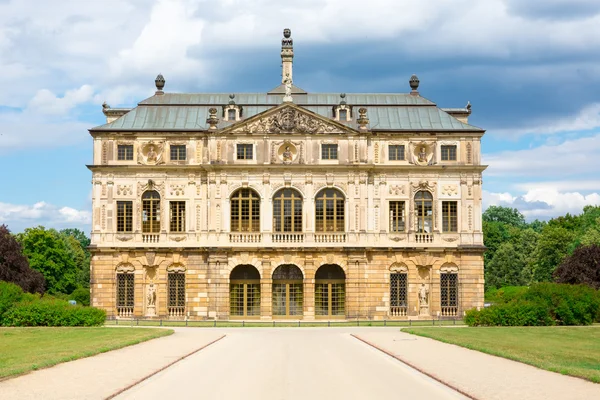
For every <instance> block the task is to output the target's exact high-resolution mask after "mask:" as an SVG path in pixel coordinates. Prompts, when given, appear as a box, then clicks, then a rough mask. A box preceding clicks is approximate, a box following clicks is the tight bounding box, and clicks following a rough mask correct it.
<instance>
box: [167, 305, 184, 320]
mask: <svg viewBox="0 0 600 400" xmlns="http://www.w3.org/2000/svg"><path fill="white" fill-rule="evenodd" d="M167 308H168V311H169V317H173V318H182V317H185V306H169V307H167Z"/></svg>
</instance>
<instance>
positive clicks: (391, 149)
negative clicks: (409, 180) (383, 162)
mask: <svg viewBox="0 0 600 400" xmlns="http://www.w3.org/2000/svg"><path fill="white" fill-rule="evenodd" d="M388 158H389V160H390V161H402V160H404V145H403V144H398V145H390V146H388Z"/></svg>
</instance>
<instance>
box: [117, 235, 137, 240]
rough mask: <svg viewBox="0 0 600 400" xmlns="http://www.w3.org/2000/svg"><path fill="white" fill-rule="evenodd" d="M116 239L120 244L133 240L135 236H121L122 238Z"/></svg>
mask: <svg viewBox="0 0 600 400" xmlns="http://www.w3.org/2000/svg"><path fill="white" fill-rule="evenodd" d="M116 238H117V240H118V241H120V242H127V241H129V240H131V239H133V235H121V236H116Z"/></svg>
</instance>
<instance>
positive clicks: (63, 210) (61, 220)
mask: <svg viewBox="0 0 600 400" xmlns="http://www.w3.org/2000/svg"><path fill="white" fill-rule="evenodd" d="M91 222H92V213H91V212H90V211H84V210H76V209H74V208H71V207H58V206H55V205H52V204H48V203H45V202H43V201H41V202H38V203H35V204H33V205H21V204H8V203H0V224H7V225H8V226H9V228H10V229H11V230H12V231H13V232H18V231H20V230H22V229H24V228H25V227H30V226H35V225H44V226H46V227H48V228H59V229H60V228H64V227H81V226H84V227H88V226H89V225H91Z"/></svg>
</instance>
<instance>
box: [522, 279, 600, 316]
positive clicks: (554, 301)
mask: <svg viewBox="0 0 600 400" xmlns="http://www.w3.org/2000/svg"><path fill="white" fill-rule="evenodd" d="M522 299H523V300H525V301H531V302H534V303H537V304H542V305H544V306H545V307H547V308H548V309H549V310H550V314H551V315H552V317H553V318H554V319H555V320H556V322H557V324H559V325H590V324H591V323H593V322H594V320H595V319H596V317H597V314H598V312H599V310H600V296H598V292H597V291H596V290H594V289H592V288H590V287H589V286H586V285H567V284H557V283H539V284H537V285H532V286H531V288H529V290H528V291H526V292H525V293H524V294H523V296H522Z"/></svg>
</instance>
